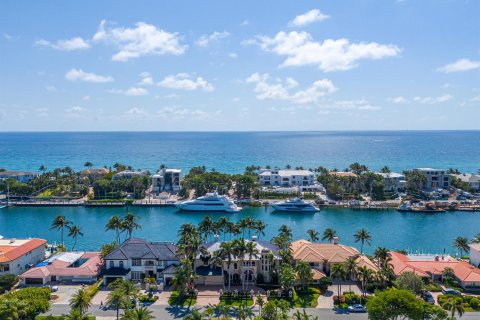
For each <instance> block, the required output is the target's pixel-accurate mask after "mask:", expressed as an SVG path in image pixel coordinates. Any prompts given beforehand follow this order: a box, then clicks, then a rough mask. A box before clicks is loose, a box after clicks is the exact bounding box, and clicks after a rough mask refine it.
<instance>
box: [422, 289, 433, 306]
mask: <svg viewBox="0 0 480 320" xmlns="http://www.w3.org/2000/svg"><path fill="white" fill-rule="evenodd" d="M423 300H425V301H426V302H428V303H430V304H435V298H433V295H432V293H431V292H428V291H427V292H425V293H424V294H423Z"/></svg>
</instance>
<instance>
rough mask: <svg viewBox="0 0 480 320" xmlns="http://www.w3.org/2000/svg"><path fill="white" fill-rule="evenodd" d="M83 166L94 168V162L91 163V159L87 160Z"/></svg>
mask: <svg viewBox="0 0 480 320" xmlns="http://www.w3.org/2000/svg"><path fill="white" fill-rule="evenodd" d="M83 166H84V167H85V168H88V169H92V167H93V163H91V162H90V161H87V162H85V163H84V164H83Z"/></svg>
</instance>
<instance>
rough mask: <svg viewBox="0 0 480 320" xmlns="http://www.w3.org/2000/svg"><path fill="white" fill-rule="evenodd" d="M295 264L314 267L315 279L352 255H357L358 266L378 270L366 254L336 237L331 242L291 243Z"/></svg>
mask: <svg viewBox="0 0 480 320" xmlns="http://www.w3.org/2000/svg"><path fill="white" fill-rule="evenodd" d="M290 248H291V250H292V257H293V261H294V264H297V263H298V262H299V261H304V262H307V263H308V264H309V265H310V267H311V268H312V273H313V281H314V282H317V281H319V280H320V279H321V278H323V277H326V276H328V275H330V271H331V270H332V268H333V266H334V265H336V264H343V263H345V262H346V261H347V259H348V258H350V257H355V258H356V260H355V261H356V262H357V266H358V267H364V266H365V267H367V268H369V269H371V270H372V271H378V267H377V266H376V265H375V264H374V263H373V262H372V261H371V260H370V259H369V258H368V257H366V256H365V255H362V254H360V252H359V251H358V250H357V249H355V248H354V247H350V246H346V245H343V244H340V243H339V239H338V237H335V238H334V239H333V240H332V242H331V243H314V242H310V241H308V240H297V241H294V242H292V244H291V247H290Z"/></svg>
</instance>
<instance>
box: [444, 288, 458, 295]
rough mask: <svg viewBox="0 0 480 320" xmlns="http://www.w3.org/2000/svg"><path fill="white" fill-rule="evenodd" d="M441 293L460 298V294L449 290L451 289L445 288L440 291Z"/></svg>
mask: <svg viewBox="0 0 480 320" xmlns="http://www.w3.org/2000/svg"><path fill="white" fill-rule="evenodd" d="M442 293H443V294H453V295H456V296H461V295H462V293H461V292H460V291H458V290H455V289H451V288H445V289H442Z"/></svg>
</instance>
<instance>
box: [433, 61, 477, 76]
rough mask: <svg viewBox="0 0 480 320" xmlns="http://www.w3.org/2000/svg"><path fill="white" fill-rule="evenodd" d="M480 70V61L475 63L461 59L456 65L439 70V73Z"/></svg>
mask: <svg viewBox="0 0 480 320" xmlns="http://www.w3.org/2000/svg"><path fill="white" fill-rule="evenodd" d="M475 69H480V61H473V60H470V59H459V60H457V61H455V62H454V63H450V64H447V65H444V66H443V67H440V68H437V71H439V72H445V73H452V72H461V71H469V70H475Z"/></svg>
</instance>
